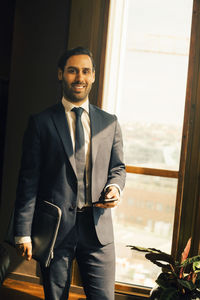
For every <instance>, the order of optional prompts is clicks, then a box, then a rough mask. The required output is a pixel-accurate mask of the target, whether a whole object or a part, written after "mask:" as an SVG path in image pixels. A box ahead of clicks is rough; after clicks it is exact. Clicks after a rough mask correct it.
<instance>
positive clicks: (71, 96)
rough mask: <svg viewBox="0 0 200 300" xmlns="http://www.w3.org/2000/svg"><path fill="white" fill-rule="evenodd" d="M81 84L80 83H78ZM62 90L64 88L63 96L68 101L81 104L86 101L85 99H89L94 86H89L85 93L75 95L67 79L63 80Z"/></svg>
mask: <svg viewBox="0 0 200 300" xmlns="http://www.w3.org/2000/svg"><path fill="white" fill-rule="evenodd" d="M77 83H79V82H77ZM62 88H63V95H64V97H65V98H66V99H68V100H70V101H71V102H73V103H76V102H80V101H82V100H84V99H85V98H87V96H88V94H89V92H90V90H91V88H92V85H91V86H87V87H86V88H85V91H84V93H75V92H74V91H73V90H72V88H70V87H69V85H68V83H67V82H66V80H65V79H63V80H62Z"/></svg>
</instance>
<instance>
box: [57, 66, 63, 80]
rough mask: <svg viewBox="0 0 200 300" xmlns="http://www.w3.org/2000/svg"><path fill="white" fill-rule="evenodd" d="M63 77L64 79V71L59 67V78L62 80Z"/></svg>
mask: <svg viewBox="0 0 200 300" xmlns="http://www.w3.org/2000/svg"><path fill="white" fill-rule="evenodd" d="M62 79H63V71H62V70H61V69H60V68H59V69H58V80H59V81H62Z"/></svg>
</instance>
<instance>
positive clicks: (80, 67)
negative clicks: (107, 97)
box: [58, 54, 95, 104]
mask: <svg viewBox="0 0 200 300" xmlns="http://www.w3.org/2000/svg"><path fill="white" fill-rule="evenodd" d="M58 79H59V80H62V86H63V95H64V97H65V98H66V99H67V100H69V101H70V102H72V103H76V104H82V103H83V102H85V101H86V99H87V97H88V94H89V92H90V90H91V88H92V84H93V82H94V81H95V71H94V70H93V67H92V61H91V59H90V57H89V56H88V55H84V54H83V55H82V54H81V55H73V56H71V57H70V58H68V60H67V62H66V65H65V68H64V72H62V70H60V69H59V70H58Z"/></svg>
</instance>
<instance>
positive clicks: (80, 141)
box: [72, 107, 85, 208]
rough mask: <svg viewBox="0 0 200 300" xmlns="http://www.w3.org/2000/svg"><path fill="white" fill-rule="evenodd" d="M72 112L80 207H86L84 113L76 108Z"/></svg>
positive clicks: (79, 108)
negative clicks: (74, 120)
mask: <svg viewBox="0 0 200 300" xmlns="http://www.w3.org/2000/svg"><path fill="white" fill-rule="evenodd" d="M72 111H74V112H75V114H76V130H75V161H76V172H77V179H78V191H77V193H78V195H77V196H78V197H77V201H78V207H79V208H81V207H82V206H84V205H85V136H84V130H83V124H82V122H81V115H82V113H83V108H82V107H74V108H73V109H72Z"/></svg>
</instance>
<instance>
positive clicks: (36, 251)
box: [5, 201, 62, 267]
mask: <svg viewBox="0 0 200 300" xmlns="http://www.w3.org/2000/svg"><path fill="white" fill-rule="evenodd" d="M61 215H62V211H61V209H60V208H59V207H58V206H57V205H55V204H53V203H51V202H48V201H41V202H40V204H39V205H38V207H36V209H35V213H34V217H33V223H32V233H31V239H32V257H33V258H34V259H35V260H37V261H38V262H40V263H41V264H42V265H44V266H45V267H48V266H49V264H50V261H51V259H52V258H53V249H54V245H55V242H56V238H57V234H58V230H59V225H60V220H61ZM13 222H14V214H13V216H12V217H11V221H10V224H9V228H8V232H7V236H6V239H5V241H6V242H8V243H9V244H11V245H13V246H14V245H15V242H14V233H13V232H14V228H13Z"/></svg>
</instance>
